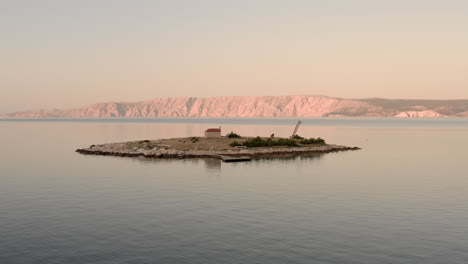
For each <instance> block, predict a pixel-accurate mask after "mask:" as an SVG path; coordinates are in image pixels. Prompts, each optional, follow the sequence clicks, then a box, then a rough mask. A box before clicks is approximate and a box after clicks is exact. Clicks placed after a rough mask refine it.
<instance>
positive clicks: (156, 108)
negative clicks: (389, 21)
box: [1, 96, 468, 118]
mask: <svg viewBox="0 0 468 264" xmlns="http://www.w3.org/2000/svg"><path fill="white" fill-rule="evenodd" d="M466 113H468V100H388V99H379V98H372V99H341V98H333V97H327V96H229V97H210V98H195V97H175V98H172V97H170V98H156V99H153V100H148V101H143V102H135V103H123V102H120V103H118V102H111V103H99V104H94V105H90V106H86V107H81V108H75V109H67V110H59V109H53V110H38V111H29V112H19V113H11V114H6V115H2V116H1V117H3V118H53V117H72V118H99V117H100V118H102V117H347V116H364V117H394V116H397V117H444V116H467V114H466Z"/></svg>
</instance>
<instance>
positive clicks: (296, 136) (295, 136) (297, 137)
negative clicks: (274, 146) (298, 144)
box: [292, 135, 304, 139]
mask: <svg viewBox="0 0 468 264" xmlns="http://www.w3.org/2000/svg"><path fill="white" fill-rule="evenodd" d="M292 139H304V138H303V137H301V136H299V135H294V136H293V137H292Z"/></svg>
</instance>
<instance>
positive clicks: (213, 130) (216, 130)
mask: <svg viewBox="0 0 468 264" xmlns="http://www.w3.org/2000/svg"><path fill="white" fill-rule="evenodd" d="M205 132H221V129H219V128H208V129H207V130H205Z"/></svg>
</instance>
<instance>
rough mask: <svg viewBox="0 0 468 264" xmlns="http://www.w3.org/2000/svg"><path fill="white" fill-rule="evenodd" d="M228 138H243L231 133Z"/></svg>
mask: <svg viewBox="0 0 468 264" xmlns="http://www.w3.org/2000/svg"><path fill="white" fill-rule="evenodd" d="M226 137H228V138H240V137H241V136H239V135H238V134H236V133H234V132H232V131H231V133H229V134H227V135H226Z"/></svg>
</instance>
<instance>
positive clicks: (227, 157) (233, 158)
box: [219, 155, 251, 162]
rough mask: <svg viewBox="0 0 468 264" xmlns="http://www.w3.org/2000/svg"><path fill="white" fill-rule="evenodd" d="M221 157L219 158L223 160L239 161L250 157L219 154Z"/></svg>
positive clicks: (248, 159) (247, 159)
mask: <svg viewBox="0 0 468 264" xmlns="http://www.w3.org/2000/svg"><path fill="white" fill-rule="evenodd" d="M219 157H221V160H222V161H224V162H241V161H250V160H251V158H250V157H233V156H225V155H219Z"/></svg>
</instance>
